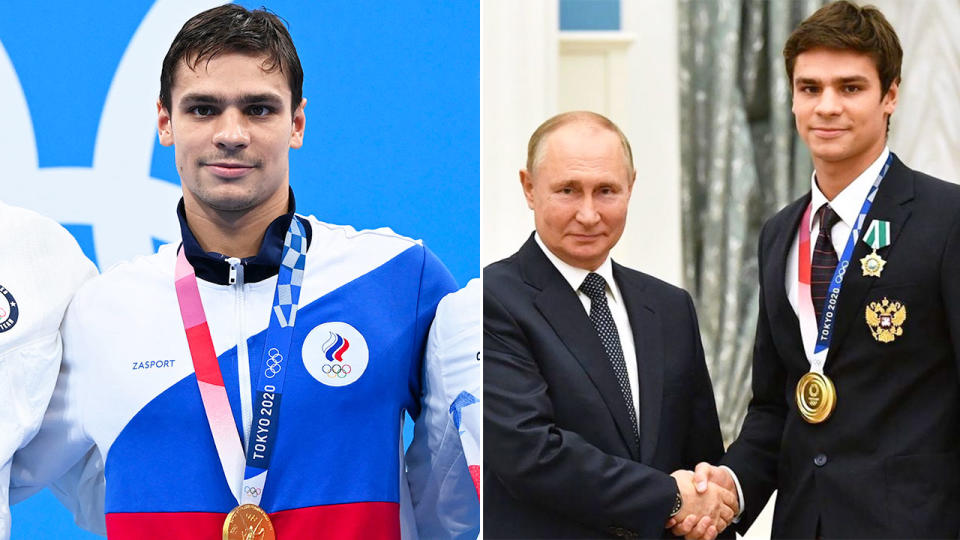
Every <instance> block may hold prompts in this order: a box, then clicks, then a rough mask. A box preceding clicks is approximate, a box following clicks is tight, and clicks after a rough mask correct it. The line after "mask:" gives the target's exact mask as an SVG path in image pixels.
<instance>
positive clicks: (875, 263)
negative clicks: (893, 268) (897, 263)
mask: <svg viewBox="0 0 960 540" xmlns="http://www.w3.org/2000/svg"><path fill="white" fill-rule="evenodd" d="M863 241H864V242H866V244H867V245H868V246H870V247H871V248H873V252H872V253H870V254H869V255H867V256H866V257H864V258H862V259H860V268H862V269H863V275H864V276H870V277H880V273H881V272H883V267H884V265H886V264H887V261H885V260H883V257H881V256H880V255H878V254H877V250H878V249H880V248H882V247H886V246H889V245H890V222H889V221H884V220H882V219H875V220H873V221H871V222H870V226H869V227H867V233H866V234H864V235H863Z"/></svg>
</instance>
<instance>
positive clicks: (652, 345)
mask: <svg viewBox="0 0 960 540" xmlns="http://www.w3.org/2000/svg"><path fill="white" fill-rule="evenodd" d="M613 278H614V279H615V280H616V282H617V286H619V288H620V294H621V296H622V297H623V302H624V305H625V306H626V308H627V316H628V317H629V318H630V327H631V328H632V329H633V343H634V349H635V350H636V358H628V359H626V360H627V361H628V362H635V363H636V365H637V373H638V375H639V377H638V378H639V379H640V381H639V382H640V444H641V449H640V460H641V461H642V462H644V463H650V461H651V460H652V459H653V453H654V451H655V450H656V448H657V435H658V434H659V433H660V408H661V406H662V403H663V370H664V365H663V363H664V354H663V329H662V327H661V323H660V316H659V315H658V314H657V312H656V310H655V309H654V307H653V306H652V305H651V303H650V302H649V299H648V298H647V296H645V295H644V293H643V283H642V282H639V281H637V280H636V279H629V278H628V276H627V275H626V272H625V271H624V268H623V267H622V266H620V265H619V264H617V263H613ZM621 332H622V330H621ZM641 351H643V352H642V353H641Z"/></svg>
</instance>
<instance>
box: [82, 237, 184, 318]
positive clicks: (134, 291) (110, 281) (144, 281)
mask: <svg viewBox="0 0 960 540" xmlns="http://www.w3.org/2000/svg"><path fill="white" fill-rule="evenodd" d="M178 248H179V243H172V244H164V245H162V246H160V248H159V249H158V250H157V252H156V253H153V254H151V255H139V256H137V257H134V258H133V259H131V260H129V261H122V262H118V263H116V264H114V265H113V266H111V267H110V268H107V269H106V270H105V271H104V272H103V273H102V274H100V275H98V276H96V277H94V278H93V279H91V280H89V281H87V282H86V283H84V284H83V286H82V287H80V290H79V291H77V296H76V298H75V299H74V302H75V303H80V304H82V303H86V302H93V303H98V302H102V301H103V300H104V299H106V298H110V297H125V298H128V299H129V301H130V302H134V300H133V297H134V296H136V295H138V294H140V293H142V292H144V291H147V290H149V289H150V288H151V287H152V286H154V285H156V284H162V286H164V287H169V288H170V290H171V291H172V290H173V283H174V269H175V268H174V267H175V265H176V259H177V249H178Z"/></svg>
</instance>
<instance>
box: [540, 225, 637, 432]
mask: <svg viewBox="0 0 960 540" xmlns="http://www.w3.org/2000/svg"><path fill="white" fill-rule="evenodd" d="M534 238H535V239H536V240H537V245H539V246H540V249H542V250H543V252H544V253H545V254H546V255H547V258H548V259H550V262H551V263H553V265H554V266H555V267H556V268H557V270H559V271H560V275H562V276H563V279H565V280H566V281H567V283H569V284H570V287H571V288H573V290H574V292H576V293H577V298H579V299H580V303H581V304H583V309H584V310H586V312H587V315H588V316H589V315H590V297H589V296H587V295H586V294H584V293H583V292H581V291H580V285H582V284H583V280H584V279H586V277H587V274H589V273H590V270H585V269H583V268H577V267H575V266H571V265H569V264H567V263H565V262H563V261H562V260H560V257H557V256H556V255H554V254H553V252H552V251H550V250H549V249H548V248H547V246H546V245H544V243H543V240H541V239H540V234H539V233H537V234H534ZM593 272H595V273H597V274H600V276H601V277H602V278H603V279H604V281H606V282H607V286H606V293H607V305H608V306H609V307H610V314H611V315H612V316H613V322H614V324H616V325H617V334H619V335H620V348H621V349H623V358H624V362H625V363H626V364H627V379H628V380H629V381H630V397H631V398H632V399H633V411H634V413H636V415H637V418H640V412H639V411H640V378H639V375H638V373H637V349H636V346H635V345H634V343H633V329H632V328H631V326H630V318H629V317H628V316H627V306H626V305H625V304H624V303H623V296H621V295H620V288H619V287H617V282H616V281H615V280H614V279H613V264H612V263H611V262H610V257H607V258H606V259H605V260H604V261H603V264H601V265H600V267H599V268H597V269H596V270H593Z"/></svg>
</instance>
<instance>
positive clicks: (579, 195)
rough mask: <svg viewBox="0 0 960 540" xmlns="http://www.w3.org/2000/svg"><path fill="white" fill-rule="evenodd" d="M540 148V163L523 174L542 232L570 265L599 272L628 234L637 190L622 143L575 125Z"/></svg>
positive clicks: (599, 130) (587, 126) (584, 125)
mask: <svg viewBox="0 0 960 540" xmlns="http://www.w3.org/2000/svg"><path fill="white" fill-rule="evenodd" d="M540 144H541V145H542V148H541V153H542V159H541V160H540V162H539V163H537V164H534V170H533V171H527V170H525V169H524V170H522V171H520V181H521V183H522V184H523V192H524V194H525V195H526V197H527V205H528V206H529V207H530V208H531V209H532V210H533V215H534V220H535V222H536V226H537V232H538V233H539V234H540V238H541V239H542V240H543V243H544V244H545V245H546V246H547V247H548V248H549V249H550V251H552V252H553V253H554V254H555V255H557V257H559V258H560V259H561V260H563V261H564V262H566V263H567V264H570V265H572V266H575V267H578V268H584V269H587V270H596V269H597V267H599V266H600V264H601V263H603V261H604V260H605V259H606V258H607V255H608V254H609V253H610V249H611V248H612V247H613V246H614V245H615V244H616V243H617V240H619V239H620V235H621V234H623V227H624V224H625V223H626V219H627V204H628V203H629V202H630V192H631V189H632V187H633V177H634V173H631V172H630V171H628V169H627V164H626V159H625V157H624V154H623V147H622V146H621V144H620V138H619V137H618V136H617V134H616V133H614V132H612V131H610V130H607V129H604V128H601V127H599V126H597V125H595V124H591V123H585V122H573V123H570V124H566V125H564V126H561V127H559V128H557V129H556V130H555V131H553V132H552V133H550V134H549V135H547V136H546V138H545V139H544V140H543V141H541V143H540Z"/></svg>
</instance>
